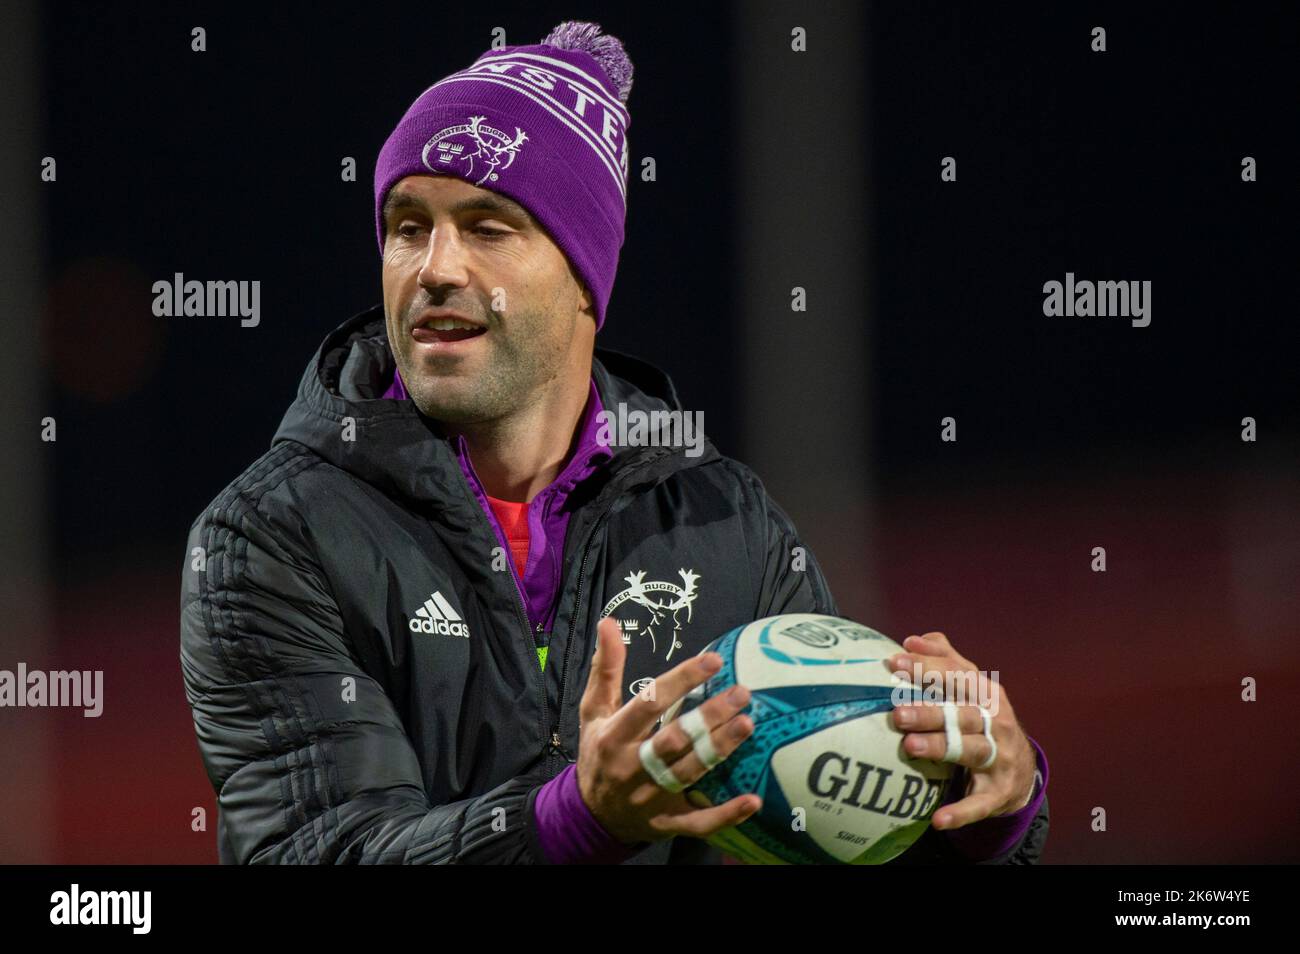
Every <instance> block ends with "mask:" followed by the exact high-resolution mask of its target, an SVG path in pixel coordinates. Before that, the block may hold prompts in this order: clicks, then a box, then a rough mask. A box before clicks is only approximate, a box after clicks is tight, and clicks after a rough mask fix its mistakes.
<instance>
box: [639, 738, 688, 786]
mask: <svg viewBox="0 0 1300 954" xmlns="http://www.w3.org/2000/svg"><path fill="white" fill-rule="evenodd" d="M640 755H641V767H642V768H643V769H645V771H646V774H647V775H649V776H650V777H651V778H652V779H654V780H655V784H656V785H658V786H659V787H660V788H663V789H666V790H668V791H670V792H680V791H681V790H682V788H683V787H684V786H683V785H682V783H681V782H679V781H678V780H677V776H676V775H674V774H673V770H672V769H671V768H670V767H669V766H667V765H665V764H664V760H663V759H661V758H660V757H659V753H657V752H656V751H655V739H654V736H651V737H650V738H648V739H646V740H645V741H644V742H642V743H641V748H640Z"/></svg>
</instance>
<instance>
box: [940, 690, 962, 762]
mask: <svg viewBox="0 0 1300 954" xmlns="http://www.w3.org/2000/svg"><path fill="white" fill-rule="evenodd" d="M943 734H944V738H945V740H946V742H947V743H948V748H947V750H946V751H945V752H944V753H943V758H942V759H940V761H941V762H956V761H958V760H959V759H960V758H961V753H962V741H961V729H960V727H959V726H958V725H957V703H955V702H945V703H944V704H943Z"/></svg>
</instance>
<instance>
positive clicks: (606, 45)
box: [542, 20, 632, 103]
mask: <svg viewBox="0 0 1300 954" xmlns="http://www.w3.org/2000/svg"><path fill="white" fill-rule="evenodd" d="M542 44H543V45H545V46H553V47H555V48H556V49H559V50H578V51H580V52H582V53H586V54H588V55H590V56H591V58H592V59H593V60H595V61H596V62H597V63H599V64H600V68H601V69H603V70H604V71H605V75H606V76H608V77H609V81H610V82H611V83H613V84H614V88H615V89H616V90H618V98H619V102H622V103H626V102H627V97H628V94H629V93H631V92H632V61H631V60H629V59H628V57H627V51H626V50H624V49H623V43H622V41H621V40H619V38H618V37H616V36H609V35H607V34H604V33H601V32H600V24H598V23H585V22H583V21H581V20H565V21H564V22H563V23H561V24H560V25H559V26H557V27H556V28H555V29H554V30H552V31H551V32H550V33H548V34H547V35H546V38H545V39H543V40H542Z"/></svg>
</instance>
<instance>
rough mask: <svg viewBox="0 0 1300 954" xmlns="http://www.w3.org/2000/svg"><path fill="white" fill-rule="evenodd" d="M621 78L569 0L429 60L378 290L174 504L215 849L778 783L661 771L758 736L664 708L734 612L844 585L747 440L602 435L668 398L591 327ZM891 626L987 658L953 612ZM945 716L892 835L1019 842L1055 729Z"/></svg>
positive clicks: (605, 818)
mask: <svg viewBox="0 0 1300 954" xmlns="http://www.w3.org/2000/svg"><path fill="white" fill-rule="evenodd" d="M631 83H632V66H631V63H630V62H628V59H627V57H626V54H625V53H624V51H623V48H622V45H621V44H620V43H619V42H618V40H616V39H615V38H613V37H609V36H605V35H602V34H601V33H600V30H599V28H598V27H597V26H595V25H594V24H583V23H565V24H562V25H561V26H559V27H557V28H556V30H555V31H553V32H552V34H551V35H550V36H548V37H547V38H546V39H545V40H544V41H543V42H542V43H541V44H539V45H535V46H521V47H506V48H503V49H500V50H495V51H491V52H489V53H485V54H484V55H483V56H481V57H480V58H479V59H478V60H477V61H476V62H475V64H474V65H473V66H472V67H470V68H469V69H467V70H464V71H461V72H459V73H454V74H452V75H451V76H449V77H447V78H446V79H444V80H442V81H441V82H439V83H436V84H434V86H432V87H430V89H428V90H426V91H425V92H424V93H423V94H422V95H421V96H420V97H419V98H418V99H417V100H416V101H415V103H414V104H413V105H412V106H411V108H410V109H409V110H408V111H407V113H406V115H405V116H404V117H403V118H402V120H401V121H400V122H399V123H398V126H397V128H396V129H395V130H394V131H393V133H392V135H391V136H390V137H389V139H388V141H387V143H386V144H385V146H384V148H383V150H382V151H381V153H380V157H379V161H378V164H377V168H376V173H375V203H376V206H375V207H376V228H377V233H378V238H379V245H380V250H381V254H382V256H383V299H384V301H383V308H382V309H378V308H376V309H372V310H371V311H368V312H365V313H363V314H361V315H358V316H356V317H354V318H352V319H350V320H349V321H347V322H345V323H344V324H343V325H341V326H340V327H339V328H338V329H336V330H335V331H334V332H333V333H331V334H330V335H329V336H328V337H327V338H326V339H325V341H324V343H323V344H322V345H321V347H320V349H319V350H318V352H317V354H316V356H315V358H314V359H313V360H312V362H311V364H309V366H308V368H307V371H306V374H305V375H304V376H303V379H302V383H301V385H300V387H299V391H298V396H297V399H296V401H295V402H294V403H293V405H292V406H291V407H290V409H289V411H288V412H287V413H286V415H285V417H284V420H283V422H282V423H281V425H280V429H279V431H278V433H277V434H276V437H275V440H274V442H273V445H272V448H271V450H270V451H269V452H268V453H267V454H265V455H263V457H262V458H261V459H259V460H258V461H257V462H255V463H254V464H253V465H252V466H251V467H249V468H248V470H246V471H245V472H244V473H243V474H242V475H241V476H240V477H239V478H237V479H236V480H235V481H234V482H233V483H232V484H231V485H230V486H229V487H228V488H227V489H226V490H225V491H224V492H223V493H222V494H220V495H219V496H218V497H217V498H216V499H215V500H214V501H213V503H212V504H211V505H210V506H209V507H208V508H207V510H206V511H205V512H204V513H203V514H202V515H201V516H200V517H199V518H198V520H196V522H195V524H194V527H193V529H192V531H191V536H190V540H189V552H190V554H191V563H190V567H191V568H192V569H190V570H187V573H186V575H185V581H184V593H183V599H182V622H181V659H182V668H183V672H184V677H185V685H186V692H187V698H188V699H189V702H190V705H191V707H192V710H193V714H194V723H195V730H196V733H197V735H198V739H199V746H200V750H201V752H202V755H203V759H204V763H205V765H206V767H207V771H208V776H209V779H210V780H211V782H212V785H213V787H214V789H215V790H216V792H217V796H218V807H219V824H218V843H219V852H220V857H221V860H222V861H223V862H240V863H247V862H301V863H353V862H362V863H409V864H427V863H445V862H453V863H465V862H485V861H494V862H512V863H514V862H520V863H566V862H592V861H605V862H634V863H662V862H668V863H702V862H713V863H716V862H717V861H719V860H720V854H719V853H718V852H717V851H716V850H715V849H712V848H711V847H709V846H708V845H707V844H706V843H705V842H704V841H702V840H701V839H702V838H703V837H705V836H707V835H709V834H711V833H713V832H715V831H718V830H720V829H721V828H725V827H727V826H730V825H734V824H738V823H740V822H741V821H743V820H744V819H745V818H747V817H749V815H750V814H752V813H753V812H754V811H755V810H756V809H757V807H758V806H759V798H758V796H757V795H756V794H753V793H745V794H742V795H738V796H737V797H736V798H733V799H731V800H730V801H728V802H725V803H723V804H721V805H717V806H712V807H708V808H699V807H696V806H694V805H692V804H691V803H689V802H688V801H687V800H686V798H685V796H684V795H683V794H682V793H681V792H680V791H672V790H671V789H673V788H677V787H679V786H681V785H689V784H690V783H692V782H694V781H695V780H697V779H698V778H699V777H701V776H702V775H703V774H704V772H705V771H707V770H708V768H709V767H710V765H711V763H713V762H715V761H716V759H718V758H725V757H726V756H727V755H729V754H730V753H731V752H732V751H734V750H735V748H736V747H737V746H738V745H740V744H741V742H743V740H744V739H745V738H746V737H748V735H749V733H750V732H751V731H752V729H753V725H752V723H751V722H750V720H749V718H748V717H747V716H746V715H745V714H744V712H743V709H744V708H745V705H746V703H747V701H748V696H747V693H746V691H745V690H744V689H743V688H741V689H739V690H738V691H737V692H736V693H734V694H732V695H729V696H720V697H717V698H715V699H712V700H710V701H709V702H708V703H706V704H705V705H704V706H701V707H700V710H699V711H700V712H701V715H702V718H703V726H704V727H705V729H706V730H707V732H708V734H709V738H710V740H711V741H712V743H713V745H712V748H713V752H714V754H713V756H712V757H710V754H709V753H708V749H707V747H702V746H701V744H700V742H699V741H698V740H697V738H696V736H697V735H699V732H697V733H696V735H688V734H687V733H686V732H685V731H683V728H682V725H681V722H680V720H672V721H670V722H669V723H668V724H666V725H664V726H663V727H662V728H661V729H660V730H659V731H657V732H656V731H654V730H655V728H656V723H657V722H658V721H659V719H660V717H661V716H662V715H663V713H664V711H665V710H666V709H667V708H668V706H669V705H671V704H672V703H673V702H674V701H676V700H677V699H678V698H680V697H681V696H682V695H684V694H685V693H686V692H688V691H689V690H690V689H691V688H693V687H695V686H697V685H699V684H701V683H702V682H703V681H704V680H705V679H707V678H708V676H709V674H710V673H711V672H713V671H715V670H716V668H717V663H718V661H719V660H718V657H717V656H716V654H704V655H701V654H700V650H701V649H702V648H703V646H704V645H705V644H706V643H707V642H708V641H710V640H711V639H713V638H714V637H715V636H717V635H719V634H721V633H723V632H725V631H727V630H728V629H731V628H732V627H734V626H737V625H739V624H741V623H745V622H749V621H751V620H753V619H757V618H761V617H764V616H769V615H774V614H777V613H786V612H815V613H828V614H834V615H838V611H837V608H836V605H835V602H834V600H833V599H832V597H831V594H830V592H829V591H828V588H827V586H826V582H825V579H824V578H823V576H822V573H821V570H820V568H819V567H818V565H817V563H816V561H815V559H812V558H808V559H807V561H806V567H804V566H802V565H799V567H798V568H796V565H795V561H793V560H792V558H791V551H792V550H793V549H794V548H795V547H797V546H799V545H800V543H799V539H798V536H797V534H796V531H795V528H794V527H793V525H792V524H791V522H790V520H789V519H788V518H787V517H786V515H785V514H784V513H783V512H782V510H781V509H780V508H779V507H778V506H777V505H776V504H775V503H774V502H773V501H772V500H771V499H770V498H768V496H767V495H766V493H765V492H764V489H763V486H762V484H761V483H760V482H759V480H758V479H757V478H756V477H755V476H754V474H753V473H752V472H750V471H749V470H748V469H747V468H745V467H744V466H743V465H741V464H739V463H737V462H736V461H733V460H730V459H727V458H725V457H723V456H721V455H720V454H719V453H718V452H717V450H716V449H715V448H714V447H713V446H712V444H711V443H709V442H708V441H707V439H704V440H703V441H702V443H701V444H699V445H698V446H697V447H696V448H694V449H689V448H688V449H687V451H685V452H684V451H683V449H682V448H681V447H673V446H665V445H670V444H671V442H670V441H669V440H667V439H666V438H669V437H671V436H672V435H671V434H669V433H668V432H667V431H666V430H665V431H656V432H654V433H652V434H650V435H648V436H649V437H650V438H651V439H648V440H646V441H644V442H640V443H638V444H636V445H635V446H619V445H617V444H613V443H611V442H609V441H607V440H605V439H603V437H604V434H603V432H602V429H601V427H600V426H599V425H600V423H601V421H602V418H601V413H602V411H605V410H609V411H615V410H619V411H621V412H625V413H626V414H628V415H633V414H636V415H650V414H651V413H653V412H677V413H678V414H680V413H681V412H682V408H681V404H680V402H679V401H678V398H677V395H676V392H675V390H674V388H673V385H672V383H671V382H670V381H669V380H668V378H667V377H666V376H665V375H664V374H663V373H662V372H660V371H658V370H657V369H655V368H653V367H651V366H649V365H647V364H645V363H644V362H641V361H638V360H636V359H634V358H631V357H628V356H626V355H621V354H618V353H615V352H612V351H607V350H605V349H596V348H595V346H594V338H595V334H596V332H597V331H598V330H599V328H600V327H601V325H602V324H603V322H604V319H605V309H606V305H607V302H608V299H609V295H610V289H611V287H612V284H613V280H614V273H615V270H616V267H617V261H618V252H619V249H620V248H621V246H622V243H623V223H624V216H625V194H626V182H627V168H628V152H627V140H626V135H625V133H626V129H627V126H628V113H627V109H626V105H625V103H626V100H627V95H628V92H629V91H630V89H631ZM661 438H664V439H663V440H661ZM679 443H680V442H679ZM696 450H698V451H699V452H698V453H696V452H695V451H696ZM908 648H909V649H910V650H912V653H913V655H912V656H901V657H899V662H900V663H902V662H903V661H905V660H907V659H910V658H914V659H915V660H917V661H920V662H923V663H924V665H925V666H926V667H927V669H936V670H942V669H947V668H970V667H972V666H973V664H971V663H969V662H968V661H966V660H964V659H962V658H961V657H959V656H957V655H956V653H955V651H954V650H952V648H951V646H950V645H949V644H948V643H947V641H946V639H944V638H943V637H942V635H941V634H930V635H929V636H927V637H926V638H924V639H920V638H913V639H912V640H910V641H909V646H908ZM648 685H649V686H651V687H652V689H651V690H646V689H645V687H646V686H648ZM907 709H908V711H913V712H915V713H916V715H917V717H918V720H919V721H918V722H917V723H916V724H915V726H914V729H915V731H913V732H911V733H909V734H908V735H907V736H906V740H907V745H908V748H909V751H911V752H913V753H914V754H921V755H925V754H928V755H929V756H930V757H934V758H940V757H942V756H943V755H944V753H945V738H946V737H945V734H944V731H943V728H944V726H943V723H942V716H941V715H940V712H939V710H938V709H934V708H933V707H930V708H929V709H927V708H926V707H919V706H918V707H907ZM900 711H903V710H900ZM936 720H937V721H936ZM701 731H704V730H701ZM900 731H901V727H900ZM960 731H961V733H962V736H961V737H962V739H963V742H964V753H963V754H962V756H961V759H960V762H961V764H962V765H963V766H967V768H966V770H965V771H967V772H969V773H970V777H969V779H967V778H966V777H964V776H962V775H959V776H958V778H957V779H956V780H955V784H954V786H953V795H952V796H951V798H950V800H955V799H957V798H960V796H961V795H963V794H964V793H965V792H966V791H967V788H968V786H969V792H970V795H969V796H968V797H966V798H964V799H961V800H960V801H954V803H953V804H950V805H945V806H943V807H942V808H941V809H940V810H939V812H938V813H937V814H936V816H935V823H936V824H939V820H940V819H942V818H945V817H946V816H951V820H950V826H951V829H952V830H949V831H947V832H940V831H937V830H935V829H930V830H927V832H926V835H925V836H924V837H923V838H922V839H921V841H920V842H918V843H917V845H916V846H914V847H913V849H912V850H910V851H908V852H907V853H905V854H904V855H903V856H902V857H901V858H900V859H898V860H899V861H900V862H904V863H906V862H918V861H968V860H978V861H997V862H1004V861H1018V862H1027V861H1033V860H1035V859H1036V858H1037V855H1038V853H1039V851H1040V850H1041V846H1042V842H1043V839H1044V838H1045V835H1046V827H1047V814H1046V813H1047V803H1046V798H1045V792H1044V789H1045V785H1046V762H1045V760H1044V759H1043V758H1042V755H1041V751H1040V750H1038V749H1037V746H1036V745H1033V744H1032V743H1031V740H1029V739H1028V738H1027V737H1026V736H1025V735H1024V733H1023V732H1022V731H1021V730H1020V727H1019V725H1018V723H1017V722H1016V719H1015V716H1014V713H1013V712H1012V710H1011V707H1010V703H1009V702H1008V701H1007V700H1006V698H1005V694H1004V695H1003V697H1002V699H1001V706H1000V711H999V713H998V716H997V718H996V719H995V720H994V723H993V728H992V730H991V736H986V735H985V733H984V726H983V724H982V723H981V716H980V714H979V710H978V709H976V708H975V707H965V708H963V709H962V711H961V725H960ZM990 738H992V739H994V740H996V742H997V744H998V746H999V754H998V756H997V758H995V759H994V760H993V763H992V765H991V766H988V767H986V768H983V769H979V768H975V766H978V765H980V764H981V763H983V762H984V761H985V760H986V758H987V756H988V755H989V753H990V751H991V750H990V748H989V747H988V743H989V739H990ZM646 739H651V740H652V741H651V742H650V743H649V744H648V745H645V746H643V743H644V742H645V740H646ZM918 746H919V747H918ZM648 769H649V770H651V771H653V772H654V773H655V776H656V778H658V780H659V781H656V778H652V776H651V774H650V772H649V771H647V770H648ZM1036 769H1037V771H1038V775H1036V774H1035V770H1036ZM668 772H671V777H669V776H668V775H667V774H665V773H668ZM661 782H663V783H666V784H661ZM674 782H675V784H674ZM678 836H682V837H678Z"/></svg>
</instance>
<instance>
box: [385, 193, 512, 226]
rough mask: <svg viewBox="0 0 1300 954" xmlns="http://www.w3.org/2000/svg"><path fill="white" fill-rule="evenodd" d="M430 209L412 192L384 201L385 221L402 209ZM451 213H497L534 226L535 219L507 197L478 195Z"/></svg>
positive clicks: (393, 194)
mask: <svg viewBox="0 0 1300 954" xmlns="http://www.w3.org/2000/svg"><path fill="white" fill-rule="evenodd" d="M428 208H429V207H428V205H426V204H425V202H424V200H423V199H421V198H420V197H419V196H417V195H414V194H412V193H410V192H390V193H388V198H387V199H385V200H384V212H383V216H384V221H385V222H387V221H388V217H389V215H390V214H391V213H393V212H397V211H400V210H402V209H419V210H420V211H422V212H426V211H428ZM451 211H452V212H453V213H461V212H496V213H498V214H504V215H510V216H514V217H515V218H518V219H522V220H523V221H525V222H527V223H529V224H530V225H532V224H534V222H533V217H532V216H531V215H530V214H529V213H528V210H527V209H525V208H524V207H523V206H522V205H520V204H519V203H518V202H514V201H512V200H510V199H507V198H506V197H505V196H498V195H476V196H473V197H471V198H468V199H461V200H460V201H459V202H456V203H454V204H453V205H452V206H451Z"/></svg>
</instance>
